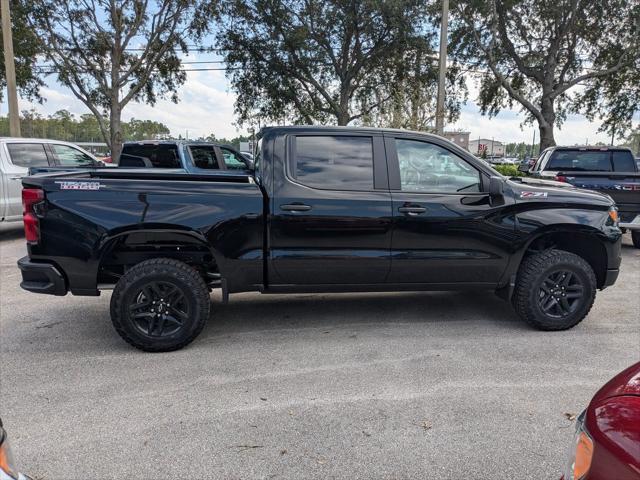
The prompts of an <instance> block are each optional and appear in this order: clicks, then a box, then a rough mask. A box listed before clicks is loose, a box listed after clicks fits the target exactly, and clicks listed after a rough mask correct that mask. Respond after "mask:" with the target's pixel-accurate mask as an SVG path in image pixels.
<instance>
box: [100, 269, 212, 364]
mask: <svg viewBox="0 0 640 480" xmlns="http://www.w3.org/2000/svg"><path fill="white" fill-rule="evenodd" d="M209 307H210V298H209V291H208V289H207V286H206V284H205V283H204V280H203V279H202V277H201V276H200V274H199V273H198V272H197V271H196V270H194V269H193V268H191V267H190V266H189V265H187V264H185V263H183V262H179V261H177V260H173V259H169V258H155V259H152V260H146V261H144V262H141V263H139V264H137V265H135V266H134V267H132V268H131V269H130V270H128V271H127V273H125V274H124V275H123V276H122V278H121V279H120V280H119V281H118V283H117V284H116V287H115V289H114V291H113V295H112V296H111V321H112V322H113V326H114V327H115V329H116V331H117V332H118V333H119V334H120V336H121V337H122V338H123V339H124V340H125V341H126V342H128V343H129V344H131V345H133V346H134V347H136V348H139V349H140V350H145V351H148V352H167V351H171V350H178V349H180V348H182V347H184V346H186V345H188V344H189V343H191V342H192V341H193V340H194V339H195V338H196V337H197V336H198V335H199V334H200V332H201V331H202V329H203V328H204V325H205V323H206V322H207V320H208V318H209Z"/></svg>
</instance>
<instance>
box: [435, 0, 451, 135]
mask: <svg viewBox="0 0 640 480" xmlns="http://www.w3.org/2000/svg"><path fill="white" fill-rule="evenodd" d="M448 29H449V0H442V23H441V24H440V67H439V69H438V99H437V103H436V134H437V135H444V82H445V79H446V76H447V31H448Z"/></svg>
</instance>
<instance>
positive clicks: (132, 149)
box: [118, 140, 251, 173]
mask: <svg viewBox="0 0 640 480" xmlns="http://www.w3.org/2000/svg"><path fill="white" fill-rule="evenodd" d="M118 166H119V167H130V168H131V167H135V168H164V169H176V168H177V169H182V170H184V171H186V172H189V173H207V172H208V171H211V170H215V171H217V172H219V171H220V170H222V171H225V170H230V171H234V172H242V171H247V170H248V169H249V168H250V167H251V161H250V160H249V159H248V158H246V157H245V156H244V155H242V154H241V153H240V152H238V151H237V150H235V149H234V148H233V147H230V146H229V145H220V144H217V143H210V142H192V141H185V140H163V141H141V142H125V143H124V145H123V146H122V153H121V154H120V160H119V162H118Z"/></svg>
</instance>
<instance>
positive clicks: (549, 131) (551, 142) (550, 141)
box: [539, 123, 556, 151]
mask: <svg viewBox="0 0 640 480" xmlns="http://www.w3.org/2000/svg"><path fill="white" fill-rule="evenodd" d="M539 131H540V151H543V150H544V149H545V148H548V147H553V146H555V144H556V140H555V138H554V137H553V124H551V125H549V124H546V123H540V125H539Z"/></svg>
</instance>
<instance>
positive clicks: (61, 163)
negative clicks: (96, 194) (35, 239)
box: [0, 138, 104, 224]
mask: <svg viewBox="0 0 640 480" xmlns="http://www.w3.org/2000/svg"><path fill="white" fill-rule="evenodd" d="M101 166H104V163H103V162H101V161H100V160H98V159H97V158H96V157H94V156H93V155H91V154H90V153H89V152H87V151H86V150H83V149H82V148H80V147H78V146H77V145H74V144H73V143H69V142H63V141H60V140H41V139H37V138H0V224H2V223H6V222H13V221H21V220H22V177H24V176H26V175H28V173H29V168H42V169H43V170H46V169H51V170H56V169H61V170H63V169H67V168H77V167H80V168H95V167H101Z"/></svg>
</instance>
